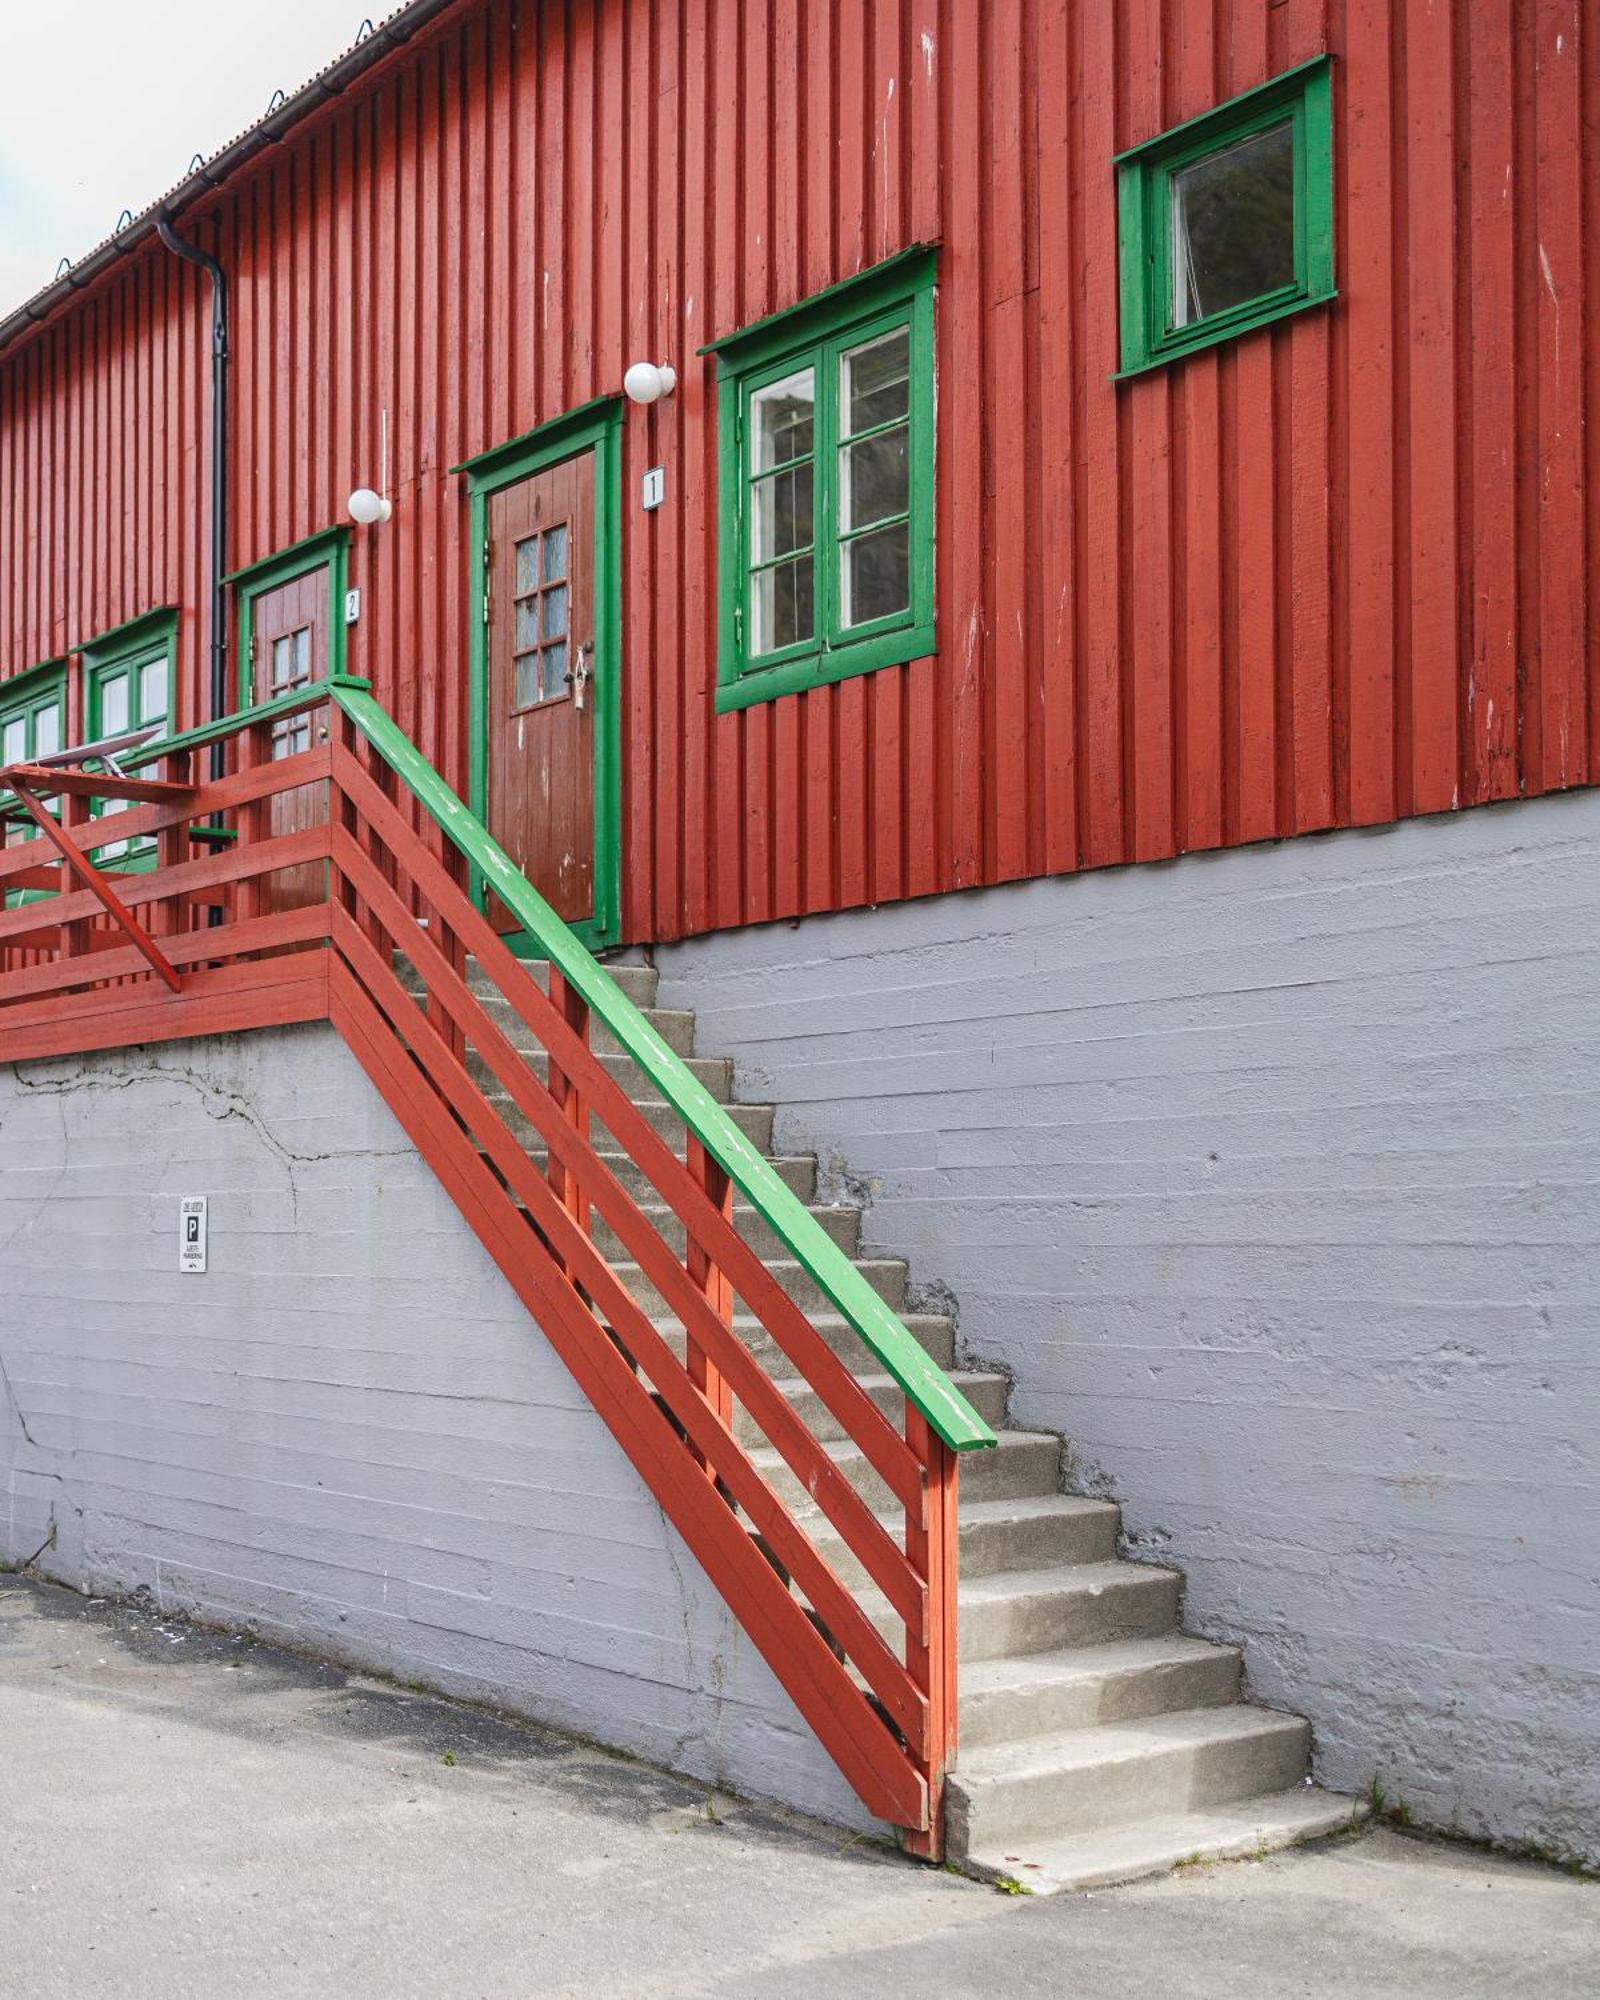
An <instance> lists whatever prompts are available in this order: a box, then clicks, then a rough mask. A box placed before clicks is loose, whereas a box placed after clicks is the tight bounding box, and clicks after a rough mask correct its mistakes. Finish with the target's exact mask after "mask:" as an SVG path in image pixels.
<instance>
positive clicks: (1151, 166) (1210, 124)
mask: <svg viewBox="0 0 1600 2000" xmlns="http://www.w3.org/2000/svg"><path fill="white" fill-rule="evenodd" d="M1284 126H1287V128H1288V133H1289V144H1290V154H1291V159H1292V162H1293V177H1294V178H1293V209H1292V212H1293V220H1294V254H1293V275H1292V277H1291V278H1290V279H1289V280H1288V281H1287V282H1285V283H1282V284H1278V285H1275V286H1272V287H1271V288H1269V289H1267V290H1264V291H1262V292H1259V293H1257V294H1256V295H1255V296H1253V297H1250V298H1247V299H1243V300H1240V301H1238V302H1236V303H1234V304H1232V305H1229V306H1226V307H1224V308H1222V309H1221V310H1218V311H1214V312H1209V313H1208V312H1204V311H1201V312H1200V313H1199V314H1197V315H1196V316H1194V317H1193V318H1190V319H1188V320H1187V321H1184V320H1183V319H1182V318H1181V316H1180V314H1179V312H1178V309H1177V306H1178V296H1177V294H1178V287H1177V285H1176V283H1175V270H1176V266H1177V262H1178V259H1177V256H1176V254H1175V237H1176V235H1177V232H1176V230H1175V228H1174V217H1175V213H1176V209H1177V205H1178V204H1177V201H1176V199H1175V195H1174V183H1175V181H1176V180H1177V179H1178V177H1179V176H1181V175H1183V174H1185V173H1187V172H1188V170H1189V169H1191V168H1193V167H1195V166H1197V165H1198V164H1199V163H1200V162H1202V161H1204V160H1207V159H1210V158H1212V157H1214V156H1216V155H1219V154H1222V153H1225V152H1227V151H1229V150H1230V149H1231V148H1233V147H1235V146H1241V145H1243V144H1244V143H1245V142H1246V141H1248V140H1253V139H1258V138H1260V137H1261V136H1262V135H1264V134H1266V133H1268V132H1275V131H1277V130H1278V129H1279V128H1281V127H1284ZM1115 166H1116V170H1117V223H1118V233H1119V238H1120V263H1121V284H1122V368H1121V376H1122V377H1126V376H1129V375H1138V374H1142V373H1143V372H1144V371H1145V370H1146V369H1148V368H1159V367H1162V366H1164V365H1165V364H1166V363H1167V362H1170V361H1175V360H1177V359H1179V358H1180V357H1182V356H1183V355H1185V354H1193V353H1195V352H1197V351H1198V350H1200V349H1202V348H1207V347H1214V346H1216V344H1217V343H1218V342H1219V341H1223V340H1234V339H1237V337H1238V336H1239V335H1240V334H1242V333H1248V332H1249V331H1251V330H1252V329H1253V328H1255V327H1260V326H1268V325H1270V324H1272V322H1273V321H1275V320H1280V319H1283V318H1285V317H1287V315H1288V314H1290V313H1297V312H1304V311H1305V310H1306V309H1307V308H1308V307H1310V306H1317V305H1325V304H1326V303H1327V302H1328V300H1330V299H1332V298H1334V297H1335V296H1337V292H1336V287H1335V283H1334V218H1333V88H1332V64H1331V61H1330V59H1329V58H1328V57H1327V56H1319V57H1317V59H1316V60H1315V61H1314V62H1309V63H1304V64H1302V65H1301V66H1300V67H1299V68H1298V69H1292V70H1289V71H1287V72H1286V73H1285V74H1284V75H1282V76H1279V77H1274V78H1273V80H1272V81H1271V82H1270V83H1265V84H1262V85H1261V86H1260V87H1259V88H1258V89H1256V90H1251V91H1247V92H1245V94H1244V95H1243V96H1242V97H1236V98H1233V99H1232V100H1231V101H1230V102H1229V103H1227V104H1222V105H1219V106H1218V107H1217V108H1216V109H1215V110H1214V111H1207V112H1205V113H1203V114H1202V115H1201V116H1200V117H1198V118H1191V119H1190V120H1189V121H1188V122H1187V123H1186V124H1183V125H1178V126H1175V127H1174V128H1173V129H1172V130H1171V131H1170V132H1163V133H1161V134H1160V135H1159V136H1158V137H1157V138H1154V139H1149V140H1147V141H1145V143H1144V144H1143V145H1140V146H1134V147H1132V148H1130V150H1129V151H1127V152H1125V153H1121V154H1119V155H1118V156H1117V159H1116V161H1115Z"/></svg>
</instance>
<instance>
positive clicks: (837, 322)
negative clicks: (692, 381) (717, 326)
mask: <svg viewBox="0 0 1600 2000" xmlns="http://www.w3.org/2000/svg"><path fill="white" fill-rule="evenodd" d="M937 266H938V251H937V248H936V247H931V246H926V245H925V246H921V247H919V248H917V249H915V250H912V251H907V252H905V253H903V254H902V255H900V256H898V257H895V258H892V259H890V261H889V262H888V263H886V264H879V265H876V266H874V268H873V269H872V270H870V271H863V272H861V273H860V274H859V276H857V277H854V278H849V279H846V280H845V281H844V283H842V284H839V285H835V286H833V287H831V288H830V289H829V290H828V291H826V292H822V293H819V294H818V295H817V296H816V297H815V298H811V299H806V300H804V301H802V303H801V304H799V305H797V306H792V307H790V308H789V309H788V310H787V311H785V312H782V313H775V314H772V315H771V316H770V317H769V318H767V319H763V320H758V321H757V322H756V324H755V325H754V326H750V327H747V328H746V329H745V330H744V331H743V332H742V333H738V334H733V335H730V336H729V337H728V338H727V339H725V340H721V341H718V342H716V343H715V345H714V346H713V347H711V348H706V349H702V350H701V351H702V352H703V353H715V354H716V356H717V359H718V366H719V380H718V412H717V425H718V440H719V443H718V514H719V519H718V535H717V546H718V559H717V571H718V630H719V638H718V646H717V692H716V707H717V713H718V714H719V715H726V714H728V713H730V712H731V711H734V710H737V709H742V708H749V707H752V706H753V705H754V704H755V703H757V702H763V701H772V700H775V699H776V698H777V697H779V696H781V695H786V694H796V693H799V692H801V691H802V690H804V689H806V688H813V687H824V686H827V685H829V684H830V683H832V682H835V681H842V680H849V679H851V678H853V676H855V675H856V674H868V673H874V672H876V671H877V669H878V668H880V667H890V666H901V665H903V664H904V663H905V662H906V661H908V660H919V659H925V658H926V657H927V656H928V655H929V654H931V653H932V652H933V651H934V650H935V643H936V637H935V635H936V621H935V614H934V465H935V452H936V424H937V416H936V400H937V368H936V356H935V347H934V305H935V297H936V288H935V280H936V277H937ZM899 326H905V327H908V328H909V329H910V333H911V384H910V414H911V428H910V453H911V480H910V500H911V506H910V517H911V519H910V556H911V602H910V605H909V606H908V607H907V609H906V610H905V611H904V612H896V613H894V614H892V615H891V616H890V617H888V618H881V619H878V620H876V621H874V622H873V623H872V624H870V625H866V626H862V627H860V628H858V629H851V630H845V629H843V628H841V627H840V626H839V624H838V614H837V599H838V587H839V579H838V549H839V536H838V533H837V529H836V522H837V518H838V506H839V496H838V444H839V439H838V430H839V423H838V375H839V365H838V364H839V357H840V355H841V354H842V353H843V352H844V351H845V350H846V349H847V348H851V347H855V346H858V345H860V344H861V343H862V342H864V341H868V340H871V339H874V338H875V337H876V336H878V335H880V334H883V333H888V332H891V331H892V330H893V329H894V328H896V327H899ZM804 367H811V368H813V369H814V370H815V373H816V384H817V405H816V418H815V434H814V444H813V452H812V459H813V464H814V466H815V474H814V484H813V493H814V501H813V505H814V507H815V520H816V529H815V541H814V547H815V550H816V558H815V562H814V565H813V583H812V588H813V592H814V604H815V624H816V630H817V637H816V639H815V640H807V641H805V642H803V643H801V644H800V645H797V646H791V647H788V648H786V649H784V650H783V651H781V652H775V653H770V654H762V655H759V656H758V657H756V658H754V659H752V658H750V657H749V656H748V655H747V653H746V651H745V643H744V630H745V616H746V593H747V589H748V582H749V561H750V520H749V512H750V510H749V509H748V507H747V506H746V505H745V494H746V489H747V484H748V470H747V466H746V463H745V457H746V453H745V439H746V435H747V431H748V413H749V408H750V399H751V397H752V396H753V395H754V394H755V393H756V392H757V391H758V390H760V389H762V388H764V387H766V386H767V385H768V384H769V383H772V382H775V381H779V380H781V379H782V378H783V377H784V376H785V375H788V374H792V373H793V372H794V370H795V369H797V368H804Z"/></svg>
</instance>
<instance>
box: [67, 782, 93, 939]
mask: <svg viewBox="0 0 1600 2000" xmlns="http://www.w3.org/2000/svg"><path fill="white" fill-rule="evenodd" d="M92 816H93V813H92V807H91V805H90V802H89V800H88V799H85V798H74V797H72V796H71V795H70V794H69V795H68V796H67V797H65V798H63V799H62V801H61V825H62V826H63V828H65V829H66V831H67V833H68V835H69V837H70V835H71V831H72V829H73V828H74V827H79V826H83V825H85V824H86V823H87V822H88V820H89V819H90V818H91V817H92ZM76 887H77V884H76V883H75V882H74V881H73V879H72V870H71V869H70V868H68V867H67V866H66V864H65V863H63V864H62V868H61V893H62V895H63V896H70V895H71V894H72V892H73V890H74V889H75V888H76ZM93 928H94V920H93V919H92V918H88V917H83V918H80V919H79V920H78V921H77V922H76V923H72V924H63V925H62V926H61V943H60V947H59V949H60V953H61V956H62V957H63V958H81V957H82V956H83V954H84V953H85V952H87V951H92V950H93V949H94V947H93V945H92V944H91V943H90V937H91V934H92V932H93Z"/></svg>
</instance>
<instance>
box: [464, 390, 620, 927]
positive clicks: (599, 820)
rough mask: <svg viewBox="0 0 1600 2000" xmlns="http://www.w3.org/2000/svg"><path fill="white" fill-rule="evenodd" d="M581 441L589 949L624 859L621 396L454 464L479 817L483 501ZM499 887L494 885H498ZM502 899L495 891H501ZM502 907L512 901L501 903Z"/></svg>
mask: <svg viewBox="0 0 1600 2000" xmlns="http://www.w3.org/2000/svg"><path fill="white" fill-rule="evenodd" d="M586 451H592V452H593V453H594V455H595V468H594V469H595V479H594V679H593V680H592V681H591V683H590V687H591V690H592V694H593V699H594V704H595V726H594V909H593V911H592V913H591V914H590V916H589V917H588V918H587V919H586V920H585V921H584V922H582V923H575V924H573V925H572V926H571V929H572V930H573V932H574V934H575V935H576V936H577V937H578V938H580V939H581V940H582V942H583V943H584V944H585V945H586V946H587V947H588V948H589V949H590V950H591V951H598V950H600V949H602V948H603V947H604V946H606V945H609V944H614V943H615V942H616V939H617V935H618V932H619V930H620V927H621V879H620V875H621V862H622V403H621V399H620V398H619V397H616V396H599V397H596V398H595V399H594V400H593V401H592V402H588V403H584V404H582V405H581V406H580V407H579V408H577V409H573V410H568V411H566V412H564V414H563V415H561V416H559V417H552V418H551V420H550V421H549V423H546V424H540V425H539V426H538V427H537V428H536V429H535V430H531V431H529V432H527V433H526V434H525V435H524V436H522V437H517V438H511V439H509V440H508V441H507V442H506V443H505V444H500V445H495V446H494V447H493V448H492V449H491V450H489V451H485V452H480V453H479V454H478V456H477V457H476V458H470V459H467V460H466V461H464V463H463V464H461V465H458V466H456V467H454V468H453V469H454V470H455V471H457V472H461V473H464V474H465V475H466V478H467V490H468V492H469V494H470V495H471V515H472V520H471V549H472V576H473V579H474V582H473V588H472V589H471V591H470V592H469V593H468V597H469V603H470V607H471V608H470V610H469V613H468V620H469V622H468V630H467V676H468V678H467V690H468V727H467V739H468V753H467V801H468V804H469V806H470V807H471V810H472V812H473V813H474V814H475V815H476V816H477V818H479V819H480V820H481V819H486V818H487V816H488V805H489V626H488V618H487V606H486V602H485V595H484V589H483V582H482V579H483V575H484V568H485V564H486V560H487V555H488V548H489V502H490V501H491V500H492V499H493V498H494V496H495V494H497V493H499V492H501V491H502V490H503V489H504V488H506V487H508V486H516V485H519V484H520V483H521V481H523V480H524V479H529V478H531V477H532V476H533V475H534V474H535V473H538V472H545V471H548V469H549V468H550V467H551V466H552V465H560V464H561V463H562V461H563V460H565V459H569V458H577V457H579V456H581V454H582V453H584V452H586ZM485 886H486V885H485V881H484V877H483V875H482V873H481V872H480V871H476V870H475V871H474V873H473V876H472V896H473V900H474V902H476V904H477V905H478V907H479V909H482V908H483V907H484V902H485ZM496 893H497V894H498V893H499V892H498V890H497V891H496ZM506 900H507V899H505V898H503V897H502V901H506ZM508 907H510V905H509V903H508ZM506 943H507V944H508V945H509V946H510V948H511V949H512V950H513V951H515V952H519V953H522V954H524V955H533V954H538V953H541V952H542V949H543V947H542V946H540V945H539V943H538V941H537V940H536V939H533V938H530V937H528V936H527V935H526V934H525V933H520V932H518V933H513V934H512V935H511V936H509V937H508V938H507V939H506Z"/></svg>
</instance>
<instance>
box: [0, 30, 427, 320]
mask: <svg viewBox="0 0 1600 2000" xmlns="http://www.w3.org/2000/svg"><path fill="white" fill-rule="evenodd" d="M459 4H460V0H411V4H410V5H409V6H405V7H401V8H400V9H399V10H398V11H397V12H395V13H393V14H391V15H390V16H389V18H388V19H387V20H386V21H381V22H379V23H378V25H377V26H376V27H375V28H374V29H373V30H372V32H371V33H370V34H368V35H365V36H364V37H363V38H362V39H361V40H360V41H359V42H357V43H356V45H355V47H354V48H352V49H348V50H346V52H345V53H344V54H343V55H342V56H340V57H339V58H338V59H337V61H335V62H332V63H330V64H329V65H328V67H327V68H326V69H325V70H323V71H322V72H321V74H320V75H318V76H315V77H313V78H312V80H311V81H310V83H308V84H306V85H305V87H304V88H303V89H301V90H298V91H296V92H295V94H294V96H293V97H286V98H285V99H284V100H283V102H282V103H281V104H276V105H274V107H273V109H272V110H270V111H269V112H268V113H267V115H266V117H265V118H262V119H260V120H259V121H258V122H257V123H256V124H254V125H252V126H251V127H250V129H249V131H247V132H245V133H242V134H241V135H240V137H239V138H237V139H235V140H234V141H233V142H232V143H231V144H230V145H227V146H224V147H223V148H222V150H221V151H220V152H218V153H214V154H213V155H212V157H211V158H210V159H209V160H206V161H204V162H203V163H202V164H201V165H199V166H197V167H196V168H195V170H194V171H193V172H192V173H191V174H190V175H189V176H188V177H187V178H186V179H185V180H182V181H180V182H179V184H178V185H177V186H176V187H175V188H173V189H172V190H171V192H170V193H168V194H165V195H163V196H162V198H161V199H160V200H159V201H157V202H154V203H152V204H151V206H150V207H149V208H147V209H145V210H144V212H143V213H142V214H140V215H137V216H135V217H134V218H133V219H132V220H131V221H130V222H129V223H128V224H127V225H126V226H125V227H124V228H122V229H119V230H118V231H117V233H116V235H115V236H112V237H111V238H109V239H108V240H107V241H106V242H104V243H102V244H100V245H99V246H98V248H96V249H94V250H91V251H90V252H89V254H88V255H87V256H86V257H84V258H82V259H81V260H80V261H79V262H78V263H76V264H74V265H72V266H71V268H70V269H68V270H65V271H63V272H62V273H61V274H60V275H59V276H58V277H57V278H56V279H55V280H54V282H53V283H51V284H49V285H46V287H45V288H44V290H43V291H42V292H38V293H36V294H35V295H34V297H32V298H31V299H29V300H28V301H27V302H26V303H25V304H23V305H21V306H19V307H18V308H17V310H16V311H15V312H13V313H10V314H8V315H7V317H6V318H4V319H0V352H3V351H4V350H5V349H6V348H8V347H10V346H11V345H12V344H13V343H14V342H16V341H17V340H19V339H21V338H22V336H23V335H24V334H26V333H29V332H31V331H32V330H33V329H34V328H35V327H37V326H39V325H40V324H41V323H42V322H43V321H45V320H47V319H50V318H52V317H53V316H54V314H55V313H57V312H58V311H59V310H60V309H61V307H62V306H63V305H65V304H66V303H67V301H68V300H69V299H71V298H72V297H73V295H74V294H75V293H77V292H81V291H83V290H85V289H86V288H87V287H88V286H90V285H92V284H94V283H95V281H96V280H97V279H99V278H100V277H101V276H102V275H103V274H104V273H105V272H106V271H108V270H110V269H111V268H112V267H113V266H114V265H115V264H117V263H119V262H120V261H121V260H122V259H123V258H124V257H128V256H131V255H132V253H133V252H134V251H135V250H137V249H139V248H140V247H141V246H143V245H145V244H148V243H149V242H150V240H151V238H152V237H155V236H158V235H159V234H160V232H161V229H162V226H163V224H170V223H172V222H173V221H174V220H175V219H176V218H177V217H178V216H179V215H181V214H182V213H183V211H184V210H185V209H187V208H188V207H190V206H191V205H192V204H193V203H194V202H196V201H199V200H200V199H202V197H204V196H205V195H207V194H213V193H215V192H216V191H217V190H218V189H219V188H220V187H221V186H222V185H223V183H224V182H226V181H229V180H231V179H232V178H233V176H234V175H235V174H237V173H238V172H239V170H240V169H241V168H242V167H244V166H246V165H247V164H248V163H249V162H250V161H251V160H253V159H255V158H256V157H257V155H258V154H261V153H264V152H265V151H266V150H267V149H268V147H270V146H275V145H277V144H278V143H279V141H280V140H282V139H285V138H287V137H288V135H289V134H290V133H291V132H292V131H293V130H294V129H295V127H296V126H298V125H300V124H302V123H303V122H304V121H305V120H306V119H307V118H309V117H310V116H311V114H312V113H313V112H315V111H318V110H320V109H321V108H322V106H323V105H324V104H326V103H327V102H328V101H329V100H330V99H331V98H335V97H339V96H342V95H343V93H344V92H345V91H347V90H348V89H349V88H350V86H351V85H352V84H353V83H355V82H357V81H358V80H359V79H360V78H361V77H364V76H365V75H366V74H367V72H368V71H369V70H371V69H373V68H375V67H376V66H377V64H379V63H380V62H382V61H383V59H384V58H385V57H386V56H388V55H390V54H392V53H393V51H394V50H395V49H398V48H401V47H403V46H404V45H405V43H407V42H409V41H411V40H412V39H413V38H414V37H415V36H416V35H417V34H419V33H420V32H421V30H422V29H423V28H425V27H426V26H427V25H428V23H429V22H430V21H432V20H434V19H435V18H436V17H437V16H438V15H440V14H443V13H445V12H446V11H447V10H448V9H450V8H451V7H454V6H457V5H459Z"/></svg>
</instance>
